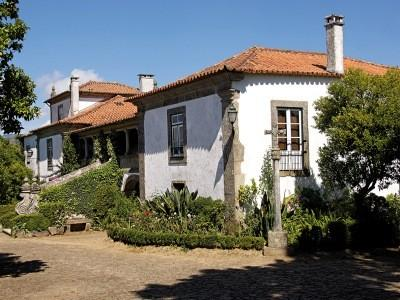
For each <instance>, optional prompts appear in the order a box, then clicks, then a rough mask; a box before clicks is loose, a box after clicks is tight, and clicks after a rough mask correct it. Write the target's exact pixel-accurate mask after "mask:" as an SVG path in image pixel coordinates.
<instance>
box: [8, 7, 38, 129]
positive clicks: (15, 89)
mask: <svg viewBox="0 0 400 300" xmlns="http://www.w3.org/2000/svg"><path fill="white" fill-rule="evenodd" d="M18 2H19V1H18V0H4V1H1V2H0V129H2V130H3V131H4V132H5V133H11V132H15V133H18V132H20V130H21V129H22V125H21V121H20V119H24V120H27V121H28V120H32V119H33V118H35V117H37V116H38V115H39V108H38V107H36V106H35V105H34V104H35V100H36V96H35V94H34V88H35V84H34V83H33V81H32V80H31V79H30V78H29V76H27V75H26V74H25V73H24V71H23V70H22V69H21V68H18V67H16V66H15V65H13V64H12V63H11V61H12V59H13V57H14V53H15V52H20V51H21V49H22V41H23V39H24V36H25V33H26V31H27V30H28V27H27V26H26V25H25V23H24V22H23V21H22V20H21V19H20V18H19V16H18V11H19V9H18Z"/></svg>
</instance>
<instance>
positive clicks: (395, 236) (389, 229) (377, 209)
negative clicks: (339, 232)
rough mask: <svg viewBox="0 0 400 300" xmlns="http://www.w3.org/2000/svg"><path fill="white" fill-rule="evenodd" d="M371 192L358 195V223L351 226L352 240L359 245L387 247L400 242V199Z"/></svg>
mask: <svg viewBox="0 0 400 300" xmlns="http://www.w3.org/2000/svg"><path fill="white" fill-rule="evenodd" d="M388 199H389V201H388V200H387V199H385V198H384V197H380V196H377V195H375V194H370V195H368V196H367V197H364V198H359V197H356V199H355V201H356V203H355V205H356V208H355V215H354V219H355V221H356V223H355V224H354V225H353V226H352V227H351V233H352V242H353V245H354V246H357V247H385V246H393V245H398V244H399V242H400V234H399V229H400V228H399V226H400V219H399V218H398V217H399V207H400V204H399V200H398V198H397V197H393V196H390V197H388Z"/></svg>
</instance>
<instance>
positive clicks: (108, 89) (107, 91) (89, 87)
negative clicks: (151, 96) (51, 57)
mask: <svg viewBox="0 0 400 300" xmlns="http://www.w3.org/2000/svg"><path fill="white" fill-rule="evenodd" d="M79 92H80V93H85V94H91V93H93V94H95V95H98V94H104V95H123V96H133V95H137V94H139V93H140V92H139V90H138V89H137V88H134V87H130V86H128V85H126V84H121V83H116V82H105V81H88V82H86V83H84V84H81V85H80V86H79ZM69 93H70V91H64V92H62V93H60V94H57V95H55V96H54V97H52V98H50V99H48V100H46V101H44V102H45V103H47V102H48V103H54V102H57V100H61V99H64V98H66V97H68V96H69Z"/></svg>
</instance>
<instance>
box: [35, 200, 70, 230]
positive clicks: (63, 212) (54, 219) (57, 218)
mask: <svg viewBox="0 0 400 300" xmlns="http://www.w3.org/2000/svg"><path fill="white" fill-rule="evenodd" d="M39 213H41V214H42V215H43V216H44V217H46V218H47V219H48V220H49V221H50V225H56V226H62V225H64V223H65V218H66V216H67V214H68V213H69V212H68V208H67V206H66V204H65V203H63V202H60V201H58V202H40V203H39Z"/></svg>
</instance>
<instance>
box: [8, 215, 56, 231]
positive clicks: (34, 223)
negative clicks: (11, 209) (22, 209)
mask: <svg viewBox="0 0 400 300" xmlns="http://www.w3.org/2000/svg"><path fill="white" fill-rule="evenodd" d="M11 222H12V223H13V224H12V225H13V227H14V226H17V227H20V228H21V227H23V228H24V229H26V230H29V231H45V230H47V228H48V227H49V226H50V221H49V219H47V218H46V217H45V216H43V215H42V214H40V213H34V214H30V215H18V216H16V217H15V218H13V219H12V220H11Z"/></svg>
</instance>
